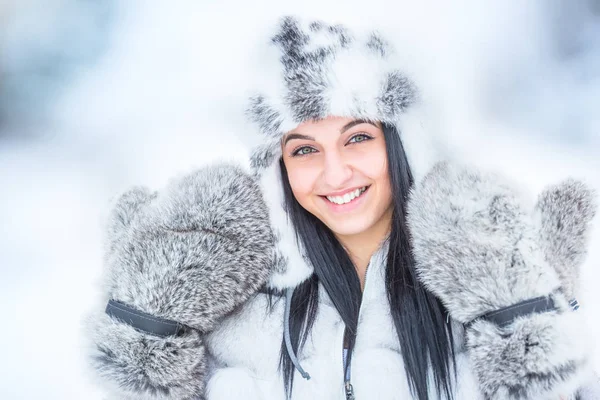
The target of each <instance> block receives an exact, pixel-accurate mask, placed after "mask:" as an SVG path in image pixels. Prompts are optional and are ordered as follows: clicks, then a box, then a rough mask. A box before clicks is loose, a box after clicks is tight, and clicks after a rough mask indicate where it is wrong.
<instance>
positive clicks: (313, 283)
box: [280, 124, 456, 400]
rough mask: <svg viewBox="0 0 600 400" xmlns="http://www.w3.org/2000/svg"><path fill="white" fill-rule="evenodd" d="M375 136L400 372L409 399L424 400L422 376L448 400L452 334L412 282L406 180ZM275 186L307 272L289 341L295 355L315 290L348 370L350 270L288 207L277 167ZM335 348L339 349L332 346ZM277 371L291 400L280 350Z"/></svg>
mask: <svg viewBox="0 0 600 400" xmlns="http://www.w3.org/2000/svg"><path fill="white" fill-rule="evenodd" d="M383 133H384V137H385V142H386V150H387V157H388V166H389V177H390V184H391V187H392V201H393V216H392V226H391V233H390V237H389V251H388V257H387V266H386V292H387V297H388V301H389V305H390V310H391V314H392V318H393V321H394V326H395V328H396V333H397V335H398V340H399V341H400V343H401V344H402V357H403V359H404V367H405V370H406V374H407V378H408V381H409V384H410V387H411V390H412V393H413V395H416V397H417V398H418V399H419V400H429V399H430V397H429V394H428V372H429V368H431V372H433V380H434V383H435V387H436V389H437V391H438V393H439V394H441V393H445V395H446V397H447V398H448V399H452V381H453V379H452V378H453V377H454V378H456V375H455V374H454V376H451V375H452V371H454V372H456V368H455V367H456V360H455V357H454V351H453V346H452V344H453V335H452V329H451V327H450V325H449V323H448V322H447V319H446V318H447V317H446V310H445V308H444V306H443V305H442V304H441V302H440V301H439V300H438V299H437V298H436V297H434V296H433V295H432V294H431V293H429V292H428V291H427V290H426V289H425V288H424V287H423V286H422V285H421V284H420V283H419V281H418V280H417V275H416V271H415V261H414V258H413V254H412V249H411V244H410V233H409V230H408V226H407V224H406V207H405V205H406V201H407V198H408V195H409V192H410V188H411V187H412V185H413V177H412V174H411V171H410V167H409V165H408V161H407V159H406V154H405V152H404V148H403V146H402V141H401V140H400V136H399V134H398V132H397V129H396V127H394V126H393V125H388V124H383ZM280 168H281V176H282V184H283V189H284V194H285V203H286V207H287V212H288V216H289V218H290V220H291V222H292V224H293V225H294V228H295V231H296V235H297V239H298V240H299V241H300V242H301V243H302V244H303V246H304V248H305V249H306V253H307V255H308V257H309V259H310V261H311V263H312V265H313V266H314V270H315V273H314V275H313V276H312V277H311V278H310V279H308V280H307V281H305V282H304V283H302V284H301V285H299V286H298V287H297V288H296V289H295V290H294V294H293V297H292V302H291V312H290V321H289V323H290V336H291V339H292V347H293V348H294V350H295V351H296V352H298V350H299V349H301V348H302V347H303V345H304V343H305V342H306V339H307V338H308V335H309V333H310V331H311V329H312V326H313V323H314V320H315V316H316V315H317V308H318V294H319V292H318V284H319V282H320V283H321V284H322V285H323V287H324V288H325V290H326V291H327V294H328V295H329V297H330V298H331V301H332V302H333V304H334V306H335V308H336V309H337V311H338V313H339V314H340V316H341V318H342V320H343V321H344V324H345V326H346V338H345V339H346V340H347V345H348V361H347V364H348V365H349V364H350V360H351V358H352V350H353V348H354V344H355V338H356V331H357V325H358V313H359V308H360V303H361V300H362V292H361V288H360V280H359V277H358V275H357V273H356V269H355V267H354V265H353V263H352V261H351V260H350V257H349V255H348V254H347V253H346V251H345V250H344V248H343V247H342V245H341V244H340V243H339V241H338V240H337V239H336V238H335V236H334V234H333V232H331V230H330V229H329V228H327V227H326V226H325V224H323V223H322V222H321V221H320V220H319V219H318V218H316V217H315V216H313V215H312V214H310V213H309V212H308V211H306V210H305V209H304V208H302V206H301V205H300V204H299V203H298V202H297V201H296V199H295V198H294V195H293V193H292V189H291V186H290V183H289V181H288V176H287V170H286V168H285V165H284V163H283V160H280ZM339 345H340V346H341V345H342V344H341V343H340V344H339ZM280 368H281V370H282V372H283V377H284V384H285V389H286V393H287V397H288V398H290V397H291V392H292V386H293V383H294V366H293V364H292V361H291V359H290V357H289V356H288V353H287V351H286V348H285V342H283V343H282V347H281V360H280Z"/></svg>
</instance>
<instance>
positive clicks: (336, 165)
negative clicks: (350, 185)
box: [323, 152, 352, 190]
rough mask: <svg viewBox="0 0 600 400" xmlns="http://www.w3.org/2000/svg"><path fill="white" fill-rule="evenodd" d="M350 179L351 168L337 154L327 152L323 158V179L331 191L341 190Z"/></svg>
mask: <svg viewBox="0 0 600 400" xmlns="http://www.w3.org/2000/svg"><path fill="white" fill-rule="evenodd" d="M351 177H352V168H351V167H350V165H349V164H348V163H347V162H346V161H345V160H344V158H343V157H342V156H341V154H339V153H338V152H329V153H328V154H327V155H326V157H325V163H324V171H323V179H324V181H325V183H326V184H327V186H328V187H330V188H331V189H332V190H336V189H342V188H344V185H345V183H346V182H348V181H349V180H350V178H351Z"/></svg>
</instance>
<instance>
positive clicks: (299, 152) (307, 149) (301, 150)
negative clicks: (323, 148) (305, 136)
mask: <svg viewBox="0 0 600 400" xmlns="http://www.w3.org/2000/svg"><path fill="white" fill-rule="evenodd" d="M315 151H316V150H315V149H313V148H312V147H306V146H305V147H300V148H299V149H297V150H294V151H293V152H292V157H294V156H305V155H307V154H310V153H313V152H315Z"/></svg>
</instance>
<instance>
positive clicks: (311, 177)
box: [288, 165, 318, 204]
mask: <svg viewBox="0 0 600 400" xmlns="http://www.w3.org/2000/svg"><path fill="white" fill-rule="evenodd" d="M317 178H318V172H317V171H316V169H315V168H314V167H313V166H308V165H304V166H293V167H292V168H291V169H288V179H289V181H290V186H291V188H292V192H293V193H294V197H296V200H298V202H299V203H300V204H303V203H304V201H305V200H306V199H307V198H308V197H309V196H311V195H313V194H314V193H313V191H314V188H315V183H316V180H317Z"/></svg>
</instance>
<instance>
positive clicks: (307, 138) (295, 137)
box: [283, 133, 315, 146]
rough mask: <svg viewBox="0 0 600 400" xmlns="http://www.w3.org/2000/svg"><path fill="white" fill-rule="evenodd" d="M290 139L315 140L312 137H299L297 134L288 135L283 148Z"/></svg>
mask: <svg viewBox="0 0 600 400" xmlns="http://www.w3.org/2000/svg"><path fill="white" fill-rule="evenodd" d="M292 139H304V140H312V141H314V140H315V138H314V137H312V136H306V135H301V134H299V133H290V134H289V135H287V136H286V138H285V142H284V143H283V145H284V146H285V144H286V143H287V142H289V141H290V140H292Z"/></svg>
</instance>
